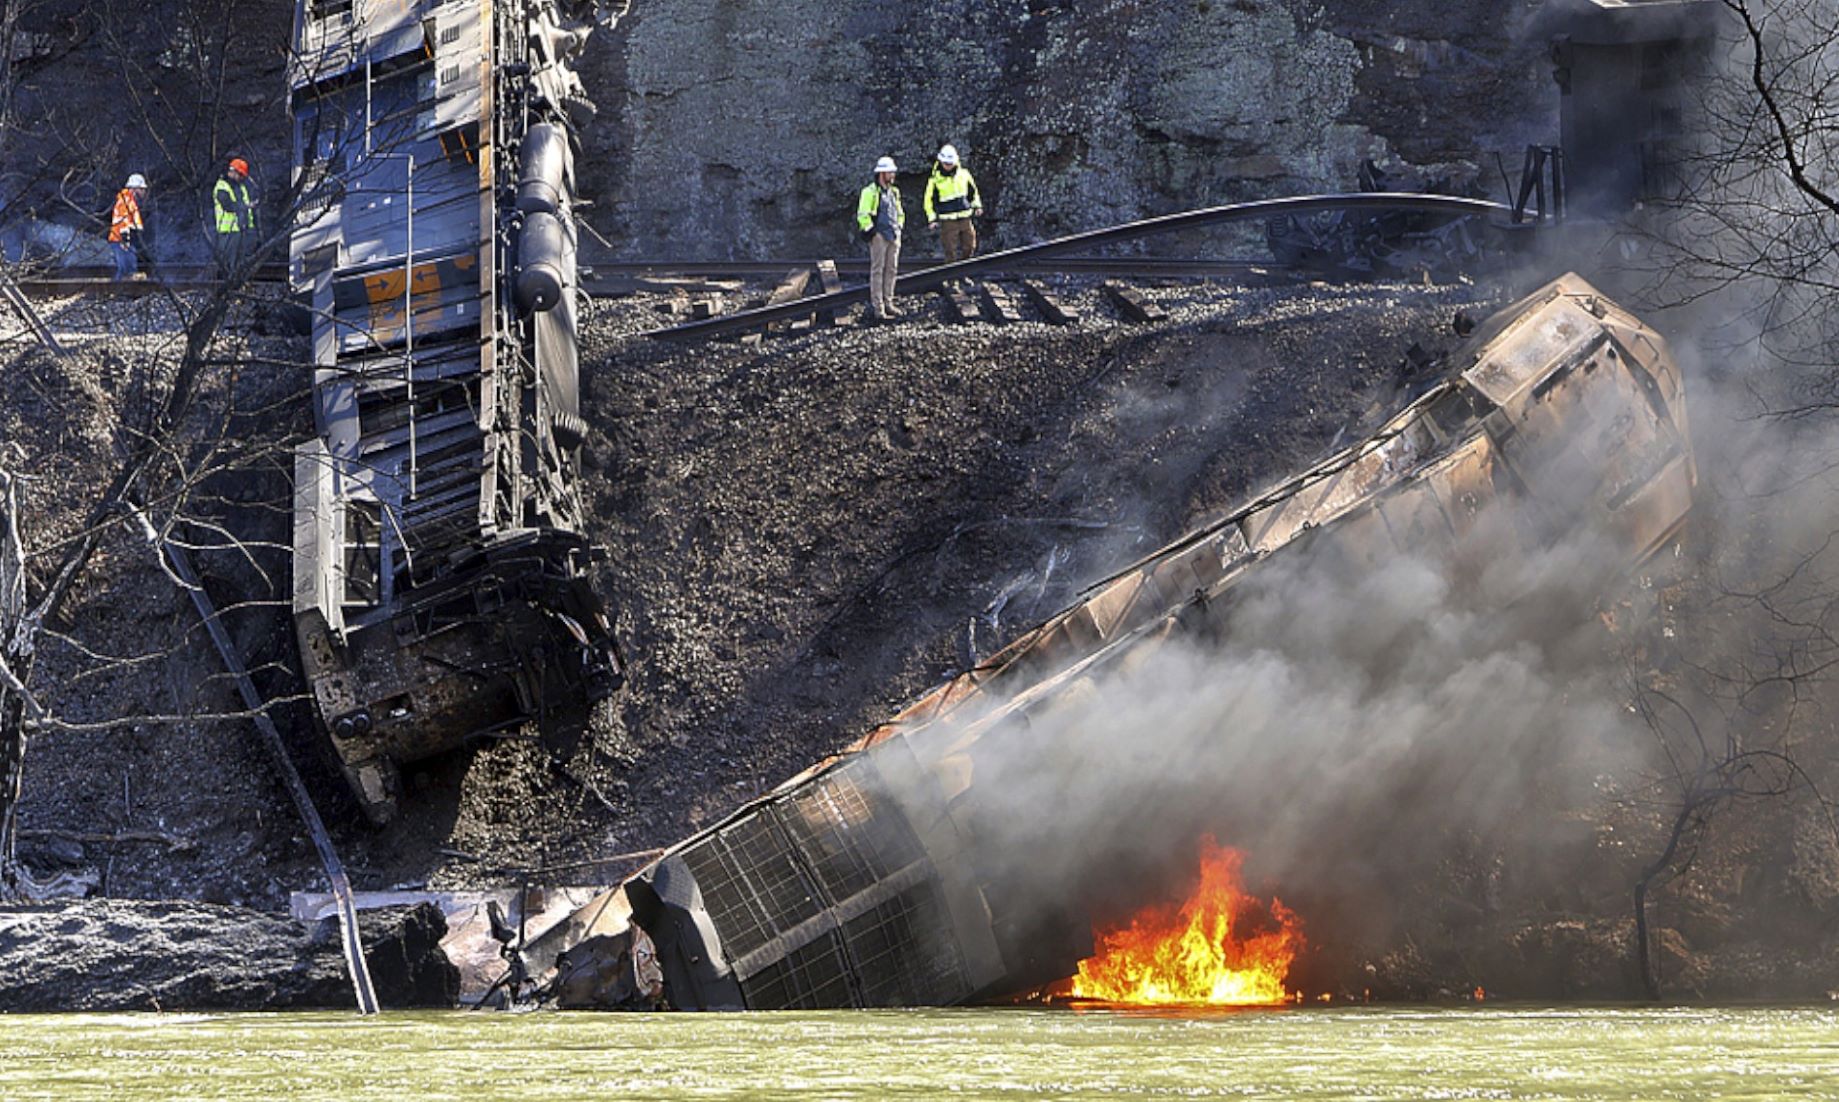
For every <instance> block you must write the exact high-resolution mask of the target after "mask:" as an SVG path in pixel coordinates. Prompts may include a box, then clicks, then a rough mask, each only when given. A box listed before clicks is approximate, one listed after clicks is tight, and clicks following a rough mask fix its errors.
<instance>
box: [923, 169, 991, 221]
mask: <svg viewBox="0 0 1839 1102" xmlns="http://www.w3.org/2000/svg"><path fill="white" fill-rule="evenodd" d="M982 211H983V196H982V195H981V194H980V193H979V192H978V191H977V181H976V180H974V179H972V178H971V170H970V169H968V168H965V167H964V166H963V165H959V166H958V171H956V172H942V171H940V169H939V166H938V165H934V166H933V167H932V179H930V180H927V181H926V221H928V222H950V221H952V220H954V219H958V218H969V217H970V216H971V215H973V214H979V213H981V212H982Z"/></svg>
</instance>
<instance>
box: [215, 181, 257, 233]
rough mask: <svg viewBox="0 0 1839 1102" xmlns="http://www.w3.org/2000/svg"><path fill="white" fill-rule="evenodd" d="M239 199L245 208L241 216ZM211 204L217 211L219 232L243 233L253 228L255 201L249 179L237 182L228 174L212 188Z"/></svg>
mask: <svg viewBox="0 0 1839 1102" xmlns="http://www.w3.org/2000/svg"><path fill="white" fill-rule="evenodd" d="M239 201H240V202H241V205H242V210H243V214H242V216H241V217H238V215H237V204H238V202H239ZM211 206H212V207H213V208H214V209H215V210H216V212H217V232H218V233H241V232H243V231H244V230H247V229H251V228H253V225H254V222H255V202H254V200H253V199H251V198H250V195H249V181H247V180H244V181H243V182H242V183H240V184H235V183H231V182H230V178H229V177H227V176H226V177H222V178H220V179H219V180H218V181H217V186H216V187H215V188H213V189H212V190H211Z"/></svg>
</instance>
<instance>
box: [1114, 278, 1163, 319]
mask: <svg viewBox="0 0 1839 1102" xmlns="http://www.w3.org/2000/svg"><path fill="white" fill-rule="evenodd" d="M1105 295H1106V297H1108V298H1110V299H1111V301H1112V303H1113V304H1114V305H1115V306H1116V307H1117V308H1118V311H1119V312H1120V313H1122V314H1123V315H1124V316H1125V317H1127V318H1129V319H1130V320H1131V321H1135V322H1149V321H1165V320H1167V318H1168V316H1169V312H1168V311H1167V310H1164V309H1163V308H1162V307H1160V306H1157V305H1156V304H1155V303H1153V302H1151V301H1149V300H1148V299H1146V298H1144V297H1143V296H1142V294H1141V293H1139V292H1138V291H1137V290H1136V289H1135V288H1133V287H1126V286H1124V285H1123V284H1122V283H1119V282H1117V281H1116V280H1106V281H1105Z"/></svg>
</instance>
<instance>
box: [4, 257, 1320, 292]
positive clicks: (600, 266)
mask: <svg viewBox="0 0 1839 1102" xmlns="http://www.w3.org/2000/svg"><path fill="white" fill-rule="evenodd" d="M944 263H945V262H944V261H942V260H933V259H924V260H914V261H909V262H907V263H905V264H904V265H903V267H904V268H905V269H906V270H907V271H909V272H925V271H931V270H932V269H934V268H938V267H942V266H943V265H944ZM817 264H818V261H817V260H683V261H673V260H598V261H594V262H592V263H588V264H584V265H583V268H584V271H583V272H582V279H581V285H582V288H583V289H584V290H586V291H587V292H588V294H590V295H611V294H627V293H630V292H631V291H632V290H633V289H634V287H633V284H634V283H642V282H643V281H660V282H669V281H673V280H682V281H694V280H740V281H756V280H769V279H777V278H779V277H780V276H782V275H784V274H785V273H786V272H787V271H789V270H791V269H794V268H815V267H817ZM836 266H837V271H838V272H840V273H843V274H845V275H852V276H862V275H866V274H867V272H868V262H867V261H866V260H862V259H845V260H839V261H837V262H836ZM1013 270H1015V271H1020V272H1027V273H1029V274H1041V275H1046V274H1061V275H1099V276H1118V277H1125V278H1128V277H1140V278H1145V279H1155V278H1167V279H1207V278H1218V279H1242V278H1247V277H1258V276H1262V275H1265V274H1267V273H1273V274H1274V273H1280V272H1284V271H1286V270H1287V269H1285V268H1284V266H1283V265H1281V264H1278V263H1276V262H1275V261H1271V260H1253V259H1232V260H1203V259H1180V258H1169V257H1153V258H1152V257H1106V256H1069V257H1060V258H1058V259H1048V260H1037V261H1024V262H1022V263H1019V264H1017V265H1015V267H1014V269H1013ZM286 279H287V270H286V268H284V267H283V266H281V265H279V264H271V265H268V266H266V267H264V268H262V269H261V270H260V271H258V272H257V273H256V275H255V277H254V278H253V279H252V280H251V282H253V283H256V284H260V285H273V284H279V283H284V282H286ZM18 286H19V289H20V290H22V291H24V292H25V293H26V294H28V295H33V296H37V297H43V298H55V297H58V296H63V295H87V294H112V295H124V296H143V295H151V294H159V293H163V292H167V291H210V290H214V289H216V287H217V286H218V280H217V277H216V275H215V273H214V272H213V271H212V270H211V269H210V268H209V267H198V266H184V265H178V266H168V267H162V268H159V269H158V270H156V271H155V272H154V273H152V275H151V276H150V277H149V278H147V279H135V280H117V279H116V278H115V277H114V276H113V275H112V274H111V273H109V272H107V271H104V270H102V269H87V268H66V269H63V270H62V271H60V273H59V274H58V275H56V276H48V277H42V278H37V279H21V280H19V282H18ZM641 289H642V288H641Z"/></svg>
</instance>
